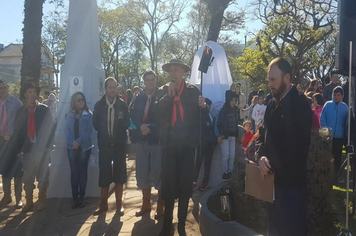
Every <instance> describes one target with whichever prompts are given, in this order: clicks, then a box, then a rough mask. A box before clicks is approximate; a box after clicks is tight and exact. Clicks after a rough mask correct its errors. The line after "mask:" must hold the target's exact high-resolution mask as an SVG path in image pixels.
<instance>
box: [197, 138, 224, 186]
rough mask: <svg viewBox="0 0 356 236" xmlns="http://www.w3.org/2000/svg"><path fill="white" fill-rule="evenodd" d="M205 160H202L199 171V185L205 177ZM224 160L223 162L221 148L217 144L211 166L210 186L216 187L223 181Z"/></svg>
mask: <svg viewBox="0 0 356 236" xmlns="http://www.w3.org/2000/svg"><path fill="white" fill-rule="evenodd" d="M204 171H205V170H204V161H203V162H202V165H201V169H200V172H199V177H198V181H197V184H198V186H199V185H200V184H201V183H202V181H203V178H204ZM222 174H223V171H222V162H221V148H220V145H217V146H216V147H215V149H214V153H213V158H212V161H211V166H210V174H209V183H208V186H207V187H208V188H214V187H216V186H219V185H220V184H221V183H222Z"/></svg>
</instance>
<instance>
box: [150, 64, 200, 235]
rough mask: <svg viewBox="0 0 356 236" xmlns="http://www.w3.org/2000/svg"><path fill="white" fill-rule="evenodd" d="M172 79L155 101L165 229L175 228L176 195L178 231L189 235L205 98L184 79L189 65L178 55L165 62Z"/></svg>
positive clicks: (163, 232)
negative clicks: (197, 149) (160, 156)
mask: <svg viewBox="0 0 356 236" xmlns="http://www.w3.org/2000/svg"><path fill="white" fill-rule="evenodd" d="M162 69H163V70H164V71H165V72H168V74H169V78H170V79H171V82H170V83H169V85H168V88H167V89H165V90H159V91H158V93H159V95H158V97H161V95H162V94H164V95H163V96H162V98H161V99H159V100H158V101H157V103H156V104H155V108H154V109H155V114H156V115H157V116H158V117H159V118H160V124H161V131H160V144H161V145H162V153H163V156H162V198H163V199H164V200H165V213H164V222H163V230H162V232H161V234H160V235H163V236H165V235H170V233H171V231H172V229H173V228H172V220H173V209H174V199H175V198H179V201H178V233H179V235H186V233H185V221H186V218H187V213H188V203H189V198H190V197H191V195H192V182H193V175H194V153H195V148H196V147H197V146H198V137H199V106H201V107H205V106H206V104H205V98H204V97H201V96H200V97H199V94H200V92H199V90H198V88H197V87H195V86H194V85H191V84H188V83H186V82H185V81H184V74H185V73H186V72H188V71H190V67H189V66H188V65H186V64H185V63H184V62H182V61H181V60H178V59H173V60H171V61H170V62H169V63H167V64H165V65H163V66H162Z"/></svg>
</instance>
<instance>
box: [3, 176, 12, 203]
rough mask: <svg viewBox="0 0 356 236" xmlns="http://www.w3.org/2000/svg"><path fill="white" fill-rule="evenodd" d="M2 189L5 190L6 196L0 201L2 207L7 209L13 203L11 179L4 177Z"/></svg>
mask: <svg viewBox="0 0 356 236" xmlns="http://www.w3.org/2000/svg"><path fill="white" fill-rule="evenodd" d="M2 188H3V190H4V196H3V197H2V199H1V201H0V207H5V206H7V205H9V204H10V203H11V202H12V199H11V179H7V178H4V177H2Z"/></svg>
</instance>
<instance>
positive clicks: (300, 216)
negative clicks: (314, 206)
mask: <svg viewBox="0 0 356 236" xmlns="http://www.w3.org/2000/svg"><path fill="white" fill-rule="evenodd" d="M267 229H268V233H267V235H268V236H287V235H288V236H304V235H307V221H306V192H305V190H304V189H290V188H280V187H278V186H275V201H274V202H273V203H267Z"/></svg>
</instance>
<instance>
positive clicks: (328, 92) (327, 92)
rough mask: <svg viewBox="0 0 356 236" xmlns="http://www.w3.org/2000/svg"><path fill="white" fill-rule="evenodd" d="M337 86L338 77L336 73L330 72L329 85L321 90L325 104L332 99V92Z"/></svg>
mask: <svg viewBox="0 0 356 236" xmlns="http://www.w3.org/2000/svg"><path fill="white" fill-rule="evenodd" d="M338 85H339V75H338V74H337V71H331V75H330V83H328V84H327V85H326V86H325V87H324V90H323V97H324V100H325V102H327V101H331V100H332V98H333V90H334V88H335V87H336V86H338Z"/></svg>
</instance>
